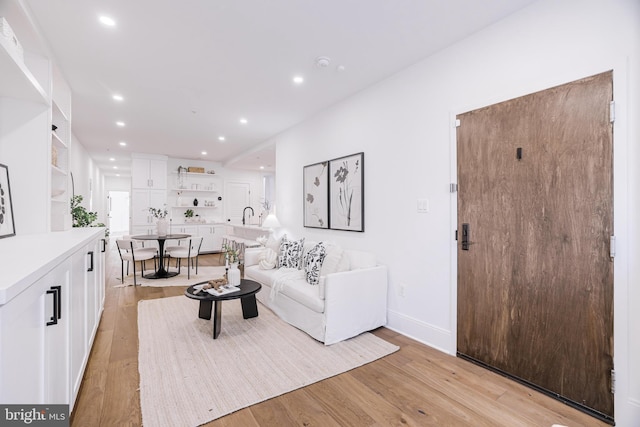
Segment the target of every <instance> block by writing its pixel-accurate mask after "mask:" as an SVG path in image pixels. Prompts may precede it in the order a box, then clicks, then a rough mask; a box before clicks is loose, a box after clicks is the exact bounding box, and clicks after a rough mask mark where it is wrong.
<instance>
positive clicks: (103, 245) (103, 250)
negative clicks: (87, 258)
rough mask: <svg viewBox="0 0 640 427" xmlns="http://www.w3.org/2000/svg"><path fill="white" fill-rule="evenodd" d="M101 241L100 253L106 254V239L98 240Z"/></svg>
mask: <svg viewBox="0 0 640 427" xmlns="http://www.w3.org/2000/svg"><path fill="white" fill-rule="evenodd" d="M100 240H101V241H102V250H101V251H100V252H106V251H107V241H106V239H100Z"/></svg>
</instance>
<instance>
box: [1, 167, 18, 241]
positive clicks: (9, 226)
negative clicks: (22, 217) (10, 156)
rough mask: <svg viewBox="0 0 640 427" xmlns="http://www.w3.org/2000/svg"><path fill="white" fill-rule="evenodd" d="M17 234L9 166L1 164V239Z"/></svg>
mask: <svg viewBox="0 0 640 427" xmlns="http://www.w3.org/2000/svg"><path fill="white" fill-rule="evenodd" d="M15 235H16V228H15V224H14V221H13V205H12V203H11V187H10V186H9V168H7V167H6V166H5V165H2V164H0V239H1V238H3V237H10V236H15Z"/></svg>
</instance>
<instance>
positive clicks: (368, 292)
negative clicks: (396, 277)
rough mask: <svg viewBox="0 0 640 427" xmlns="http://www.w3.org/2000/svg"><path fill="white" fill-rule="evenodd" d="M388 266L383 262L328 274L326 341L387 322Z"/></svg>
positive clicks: (337, 340)
mask: <svg viewBox="0 0 640 427" xmlns="http://www.w3.org/2000/svg"><path fill="white" fill-rule="evenodd" d="M387 283H388V281H387V267H386V266H383V265H379V266H376V267H372V268H363V269H357V270H351V271H344V272H340V273H333V274H328V275H327V276H326V278H325V319H326V334H325V342H324V343H325V344H326V345H329V344H333V343H336V342H339V341H342V340H345V339H347V338H351V337H354V336H356V335H359V334H361V333H362V332H365V331H370V330H372V329H375V328H377V327H379V326H383V325H386V323H387Z"/></svg>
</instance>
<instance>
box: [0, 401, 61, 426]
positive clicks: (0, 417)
mask: <svg viewBox="0 0 640 427" xmlns="http://www.w3.org/2000/svg"><path fill="white" fill-rule="evenodd" d="M0 425H1V426H25V425H29V426H40V427H44V426H46V427H69V405H0Z"/></svg>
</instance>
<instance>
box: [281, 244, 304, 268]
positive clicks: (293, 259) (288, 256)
mask: <svg viewBox="0 0 640 427" xmlns="http://www.w3.org/2000/svg"><path fill="white" fill-rule="evenodd" d="M303 247H304V237H303V238H301V239H300V240H286V239H285V238H284V237H283V238H282V243H281V244H280V256H279V258H278V266H279V267H284V268H297V269H300V267H301V266H302V248H303Z"/></svg>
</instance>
